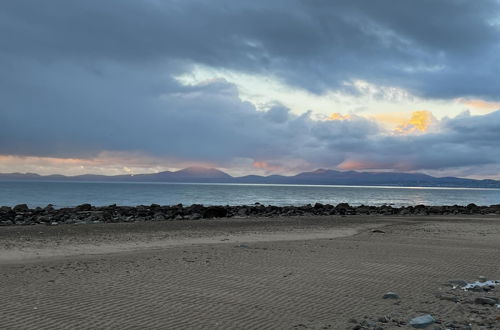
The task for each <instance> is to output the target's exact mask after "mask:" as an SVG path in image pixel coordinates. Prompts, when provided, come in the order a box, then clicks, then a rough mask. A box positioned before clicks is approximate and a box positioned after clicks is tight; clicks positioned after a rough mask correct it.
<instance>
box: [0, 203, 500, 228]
mask: <svg viewBox="0 0 500 330" xmlns="http://www.w3.org/2000/svg"><path fill="white" fill-rule="evenodd" d="M473 214H476V215H484V214H499V215H500V204H497V205H490V206H478V205H475V204H469V205H467V206H459V205H453V206H426V205H416V206H402V207H393V206H391V205H382V206H365V205H361V206H351V205H349V204H347V203H341V204H338V205H329V204H320V203H316V204H314V205H311V204H308V205H303V206H272V205H268V206H266V205H262V204H260V203H255V204H254V205H240V206H203V205H198V204H193V205H190V206H184V205H182V204H178V205H172V206H162V205H157V204H152V205H149V206H146V205H139V206H117V205H109V206H92V205H90V204H82V205H78V206H76V207H65V208H54V207H53V206H52V205H50V204H49V205H47V206H46V207H44V208H41V207H36V208H29V207H28V206H27V205H26V204H20V205H16V206H14V207H9V206H1V207H0V225H3V226H9V225H34V224H47V225H58V224H91V223H108V222H136V221H168V220H197V219H210V218H232V217H279V216H312V215H316V216H327V215H338V216H346V215H386V216H387V215H401V216H411V215H417V216H424V215H473Z"/></svg>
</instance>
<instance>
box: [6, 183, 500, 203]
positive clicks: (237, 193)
mask: <svg viewBox="0 0 500 330" xmlns="http://www.w3.org/2000/svg"><path fill="white" fill-rule="evenodd" d="M316 202H319V203H324V204H327V203H328V204H338V203H349V204H351V205H361V204H364V205H382V204H389V205H393V206H406V205H417V204H424V205H455V204H457V205H467V204H469V203H475V204H477V205H491V204H500V189H475V188H421V187H381V186H332V185H329V186H327V185H325V186H320V185H275V184H179V183H128V182H127V183H109V182H0V205H5V206H13V205H16V204H21V203H26V204H28V205H29V206H30V207H36V206H42V207H43V206H46V205H47V204H53V205H54V206H56V207H66V206H75V205H79V204H82V203H90V204H92V205H96V206H103V205H110V204H117V205H130V206H136V205H149V204H153V203H155V204H160V205H174V204H179V203H182V204H184V205H191V204H203V205H251V204H254V203H261V204H265V205H268V204H270V205H305V204H308V203H311V204H314V203H316Z"/></svg>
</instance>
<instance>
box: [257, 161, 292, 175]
mask: <svg viewBox="0 0 500 330" xmlns="http://www.w3.org/2000/svg"><path fill="white" fill-rule="evenodd" d="M252 166H253V167H254V168H258V169H261V170H265V171H270V172H279V171H282V170H284V168H283V167H282V166H279V165H276V164H269V163H268V162H264V161H257V160H256V161H254V162H253V164H252Z"/></svg>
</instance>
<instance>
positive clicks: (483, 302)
mask: <svg viewBox="0 0 500 330" xmlns="http://www.w3.org/2000/svg"><path fill="white" fill-rule="evenodd" d="M474 302H475V303H476V304H481V305H490V306H494V305H495V303H496V302H497V300H496V299H495V298H490V297H477V298H476V299H475V300H474Z"/></svg>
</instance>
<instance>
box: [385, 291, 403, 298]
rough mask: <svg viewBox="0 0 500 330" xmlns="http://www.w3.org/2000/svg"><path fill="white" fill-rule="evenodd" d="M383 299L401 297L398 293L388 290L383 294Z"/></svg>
mask: <svg viewBox="0 0 500 330" xmlns="http://www.w3.org/2000/svg"><path fill="white" fill-rule="evenodd" d="M382 299H399V296H398V294H397V293H394V292H387V293H386V294H384V295H383V296H382Z"/></svg>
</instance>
